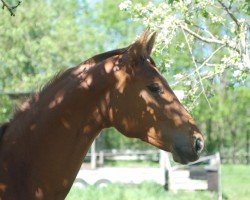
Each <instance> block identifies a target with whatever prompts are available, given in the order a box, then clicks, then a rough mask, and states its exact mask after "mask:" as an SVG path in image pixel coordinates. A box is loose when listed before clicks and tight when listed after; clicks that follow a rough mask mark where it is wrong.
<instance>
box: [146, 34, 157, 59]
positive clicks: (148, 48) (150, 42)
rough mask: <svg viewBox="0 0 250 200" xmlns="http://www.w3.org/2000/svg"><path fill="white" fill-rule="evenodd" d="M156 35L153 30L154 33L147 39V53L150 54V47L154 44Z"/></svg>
mask: <svg viewBox="0 0 250 200" xmlns="http://www.w3.org/2000/svg"><path fill="white" fill-rule="evenodd" d="M156 36H157V33H156V32H154V33H153V34H152V36H151V37H150V39H149V40H148V42H147V46H146V50H147V54H148V55H150V54H151V52H152V49H153V47H154V44H155V39H156Z"/></svg>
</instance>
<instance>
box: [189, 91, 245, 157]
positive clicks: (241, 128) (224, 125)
mask: <svg viewBox="0 0 250 200" xmlns="http://www.w3.org/2000/svg"><path fill="white" fill-rule="evenodd" d="M215 89H217V90H218V93H220V95H216V96H214V97H213V98H211V99H210V103H211V107H212V109H209V106H208V104H207V103H206V101H205V100H204V99H203V101H200V104H199V105H198V106H196V108H195V109H193V111H192V114H193V115H194V117H195V118H196V120H197V122H198V123H199V125H200V127H202V129H203V131H204V132H205V133H206V137H207V142H206V150H207V152H210V153H211V152H216V151H218V150H220V152H221V153H223V154H225V153H227V154H228V155H231V156H234V154H236V153H237V152H238V153H239V152H242V151H245V149H246V143H247V140H246V133H247V131H249V124H250V121H249V118H248V117H246V116H249V113H250V110H249V108H250V102H249V99H250V93H249V89H246V88H234V89H233V88H231V89H227V90H221V88H220V87H218V88H215ZM225 151H226V152H225ZM243 160H244V159H243Z"/></svg>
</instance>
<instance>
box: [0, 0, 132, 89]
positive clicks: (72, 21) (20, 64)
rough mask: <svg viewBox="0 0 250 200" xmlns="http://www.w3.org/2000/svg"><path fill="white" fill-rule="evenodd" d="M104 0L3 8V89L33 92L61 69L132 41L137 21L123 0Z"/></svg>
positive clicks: (0, 26) (32, 3) (0, 52)
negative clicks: (121, 9)
mask: <svg viewBox="0 0 250 200" xmlns="http://www.w3.org/2000/svg"><path fill="white" fill-rule="evenodd" d="M102 2H103V3H102V4H97V3H90V2H88V1H84V2H79V1H77V0H72V1H67V0H62V1H61V0H60V1H59V0H55V1H30V0H27V1H24V2H23V3H22V5H21V6H19V7H18V12H17V13H16V16H15V17H11V16H10V15H9V13H8V12H2V13H1V15H2V18H3V19H5V20H1V21H0V43H1V49H0V55H1V58H0V66H1V67H0V81H1V82H0V91H33V90H35V89H37V87H39V86H41V85H42V84H43V83H44V82H46V81H47V80H48V79H49V78H51V77H52V76H53V75H54V74H55V73H56V72H58V71H60V70H62V69H65V68H67V67H71V66H74V65H76V64H78V63H80V62H82V61H83V60H85V59H87V58H88V57H90V56H93V55H95V54H97V53H100V52H102V51H106V50H108V49H113V48H115V47H117V46H120V45H124V44H125V43H126V44H127V40H132V35H134V32H135V29H136V28H135V27H136V24H134V25H131V26H130V27H127V26H126V24H127V23H128V17H126V16H127V14H125V13H123V14H121V12H119V9H117V8H118V4H119V2H113V1H106V0H104V1H102ZM111 11H112V12H113V13H112V15H110V12H111ZM103 21H104V22H105V23H103ZM115 24H116V25H115ZM118 27H119V28H118ZM117 30H119V31H117Z"/></svg>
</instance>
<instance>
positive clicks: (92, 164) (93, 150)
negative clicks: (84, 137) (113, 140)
mask: <svg viewBox="0 0 250 200" xmlns="http://www.w3.org/2000/svg"><path fill="white" fill-rule="evenodd" d="M95 143H96V141H95V140H94V141H93V143H92V145H91V169H95V168H96V152H95Z"/></svg>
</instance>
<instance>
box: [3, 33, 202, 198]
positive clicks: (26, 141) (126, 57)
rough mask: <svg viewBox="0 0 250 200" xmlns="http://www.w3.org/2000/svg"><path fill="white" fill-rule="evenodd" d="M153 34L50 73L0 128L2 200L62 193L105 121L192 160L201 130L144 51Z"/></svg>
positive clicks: (183, 160) (199, 147)
mask: <svg viewBox="0 0 250 200" xmlns="http://www.w3.org/2000/svg"><path fill="white" fill-rule="evenodd" d="M155 37H156V34H155V33H153V34H151V33H150V32H149V31H145V32H144V33H143V34H142V36H141V37H140V38H139V39H138V40H136V42H134V43H133V44H132V45H130V46H128V47H127V48H123V49H118V50H114V51H110V52H106V53H103V54H100V55H97V56H94V57H92V58H90V59H89V60H87V61H85V62H83V63H81V64H80V65H78V66H76V67H74V68H70V69H68V70H66V71H65V72H63V73H61V74H59V75H58V76H56V77H55V78H54V79H53V80H52V81H51V82H49V83H48V84H47V85H46V86H45V87H44V88H43V89H42V90H41V91H40V92H39V93H37V94H36V95H33V96H32V97H31V98H29V99H28V100H27V101H26V102H24V103H23V104H22V105H21V107H20V108H19V110H18V111H17V112H16V114H15V115H14V117H13V119H12V120H11V121H10V122H9V123H8V124H6V125H4V126H3V127H2V128H1V129H0V130H1V131H0V132H1V133H0V135H1V142H0V199H1V200H30V199H46V200H47V199H49V200H50V199H52V200H54V199H64V198H65V197H66V195H67V193H68V192H69V190H70V188H71V185H72V183H73V182H74V179H75V177H76V175H77V172H78V170H79V168H80V166H81V164H82V160H83V158H84V156H85V155H86V153H87V151H88V149H89V147H90V145H91V143H92V142H93V140H94V139H95V137H96V136H97V135H98V133H99V132H100V131H101V130H102V129H104V128H107V127H115V128H116V129H117V130H118V131H119V132H121V133H122V134H124V135H125V136H127V137H132V138H138V139H141V140H142V141H145V142H147V143H149V144H152V145H153V146H156V147H157V148H159V149H163V150H165V151H169V152H172V154H173V157H174V160H175V161H177V162H179V163H182V164H185V163H188V162H190V161H195V160H197V159H198V157H199V154H200V152H201V150H202V149H203V146H204V140H203V136H202V134H201V133H200V131H199V129H198V128H197V126H196V124H195V122H194V120H193V118H192V117H191V116H190V114H189V113H188V112H187V110H185V108H184V107H183V106H182V105H181V103H180V102H179V100H178V99H177V97H176V96H175V94H174V93H173V91H172V90H171V88H170V87H169V85H168V83H167V82H166V80H165V79H164V78H163V77H162V76H161V75H160V73H159V72H158V70H157V68H156V66H155V63H154V61H153V60H152V58H151V57H150V54H151V51H152V48H153V44H154V41H155Z"/></svg>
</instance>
